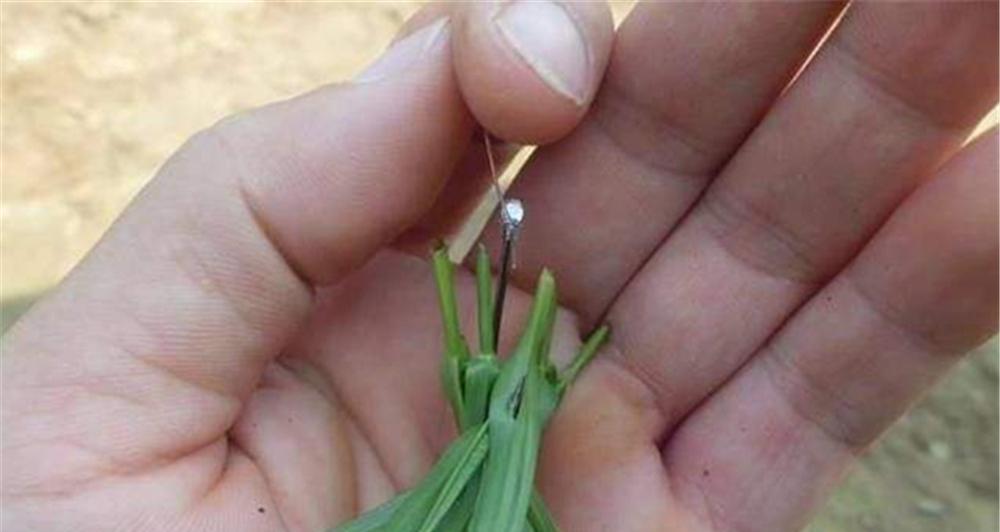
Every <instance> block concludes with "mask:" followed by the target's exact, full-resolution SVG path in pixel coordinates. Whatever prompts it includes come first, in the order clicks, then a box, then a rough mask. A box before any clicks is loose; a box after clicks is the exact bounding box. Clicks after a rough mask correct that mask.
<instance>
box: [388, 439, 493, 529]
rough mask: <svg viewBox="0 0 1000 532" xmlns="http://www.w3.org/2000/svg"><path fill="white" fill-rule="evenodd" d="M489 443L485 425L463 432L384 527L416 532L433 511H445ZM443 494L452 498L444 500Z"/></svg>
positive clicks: (479, 462) (466, 480)
mask: <svg viewBox="0 0 1000 532" xmlns="http://www.w3.org/2000/svg"><path fill="white" fill-rule="evenodd" d="M487 445H488V441H487V438H486V426H485V425H480V426H478V427H475V428H474V429H471V430H468V431H466V432H465V433H463V434H462V435H461V436H460V437H459V438H458V439H457V440H455V441H454V442H453V443H452V444H451V445H450V446H448V449H447V450H446V451H445V452H444V454H443V455H441V458H440V459H439V460H438V462H437V463H436V464H434V467H433V468H432V469H431V471H430V473H428V474H427V476H426V477H424V479H423V480H422V481H421V482H420V484H418V485H417V486H416V487H415V488H413V489H412V490H410V494H409V495H408V496H407V497H406V499H405V500H404V501H403V503H402V504H401V505H400V506H399V507H398V508H397V509H396V511H395V512H394V513H393V515H392V519H391V520H390V521H389V523H387V524H386V526H385V528H384V529H383V530H385V532H414V531H417V530H420V529H421V527H422V526H423V524H424V521H425V519H426V518H427V517H428V516H430V515H431V512H432V511H434V512H441V515H444V513H446V512H447V511H448V509H449V508H450V506H451V504H452V503H454V502H455V499H456V498H457V497H458V494H459V493H461V488H462V487H464V483H467V482H468V480H469V479H470V478H471V477H472V474H473V473H475V472H476V471H478V470H479V469H480V468H481V466H482V462H483V459H484V458H485V456H486V454H487V453H486V446H487ZM456 491H457V493H456ZM442 497H446V498H450V500H442Z"/></svg>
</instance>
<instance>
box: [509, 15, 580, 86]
mask: <svg viewBox="0 0 1000 532" xmlns="http://www.w3.org/2000/svg"><path fill="white" fill-rule="evenodd" d="M495 22H496V25H497V28H498V29H499V31H500V35H502V36H503V38H504V39H505V40H506V41H507V43H508V44H510V47H511V48H513V49H514V51H515V52H516V53H517V54H518V55H519V56H520V57H521V58H522V59H524V61H525V62H526V63H528V65H529V66H531V68H532V70H534V71H535V73H536V74H538V76H539V77H540V78H542V81H544V82H545V83H546V84H547V85H548V86H549V87H551V88H552V90H554V91H556V92H558V93H559V94H562V95H563V96H566V97H567V98H569V99H571V100H573V101H574V102H575V103H577V104H582V103H583V102H584V100H585V99H586V92H587V86H588V81H589V79H590V61H589V57H588V51H587V45H586V41H585V40H584V38H583V33H581V32H580V29H579V28H578V27H577V25H576V22H575V21H574V20H573V17H572V16H570V14H569V13H568V12H566V9H565V8H563V7H562V6H561V5H559V4H557V3H554V2H547V1H546V2H540V1H527V0H520V1H518V0H515V1H514V2H512V3H510V4H507V5H505V6H504V7H503V8H502V9H501V10H500V12H499V13H498V14H497V16H496V18H495Z"/></svg>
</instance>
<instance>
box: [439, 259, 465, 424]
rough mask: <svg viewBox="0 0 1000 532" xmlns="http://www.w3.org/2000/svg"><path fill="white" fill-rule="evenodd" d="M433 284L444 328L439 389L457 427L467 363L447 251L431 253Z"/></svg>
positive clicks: (462, 403)
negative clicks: (453, 416) (463, 377)
mask: <svg viewBox="0 0 1000 532" xmlns="http://www.w3.org/2000/svg"><path fill="white" fill-rule="evenodd" d="M433 263H434V280H435V282H436V283H437V291H438V302H439V304H440V307H441V321H442V324H443V326H444V346H445V349H444V357H443V360H442V362H441V385H442V386H443V387H444V393H445V397H447V398H448V402H449V403H451V409H452V412H454V415H455V424H456V425H459V426H461V423H462V419H463V418H464V417H465V415H464V412H465V406H464V402H463V400H462V372H463V370H464V365H465V363H466V361H467V360H468V359H469V347H468V344H466V342H465V338H464V337H463V336H462V331H461V327H460V325H459V321H458V305H457V304H456V303H455V279H454V276H453V272H452V269H453V268H452V264H451V261H450V260H449V259H448V249H447V248H446V247H444V246H442V247H440V248H438V249H437V250H436V251H434V257H433Z"/></svg>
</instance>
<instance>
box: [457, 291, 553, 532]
mask: <svg viewBox="0 0 1000 532" xmlns="http://www.w3.org/2000/svg"><path fill="white" fill-rule="evenodd" d="M554 306H555V281H554V279H553V278H552V275H551V274H550V273H549V272H548V271H543V272H542V275H541V277H540V278H539V281H538V287H537V289H536V292H535V300H534V302H533V304H532V309H531V314H530V316H529V318H528V323H527V326H526V327H525V330H524V333H523V334H522V336H521V339H520V341H519V342H518V346H517V349H515V351H514V354H513V356H512V357H511V358H510V359H509V360H507V362H506V363H504V365H503V367H502V368H501V370H500V375H499V377H497V381H496V383H495V384H494V386H493V392H492V394H491V395H490V407H489V414H488V419H487V422H486V423H487V425H488V427H489V440H490V450H489V451H490V452H489V455H488V456H487V457H486V462H485V464H484V465H483V473H482V480H481V482H480V491H479V496H478V497H477V499H476V505H475V509H474V511H473V515H472V521H471V522H470V523H469V530H470V531H472V532H495V531H498V530H502V531H508V530H521V528H522V527H523V526H524V525H525V523H526V517H527V513H528V506H529V502H530V499H531V492H532V486H533V485H534V478H535V465H536V462H537V459H538V447H539V444H540V440H541V430H542V426H543V425H544V420H543V419H541V411H540V408H539V401H540V399H541V397H540V395H541V393H542V390H541V388H542V386H544V385H546V384H547V383H546V382H545V380H544V378H543V376H542V372H541V364H540V359H541V351H542V347H543V344H544V341H545V338H546V336H547V335H548V334H549V331H548V330H547V327H551V325H552V319H551V315H552V313H553V307H554Z"/></svg>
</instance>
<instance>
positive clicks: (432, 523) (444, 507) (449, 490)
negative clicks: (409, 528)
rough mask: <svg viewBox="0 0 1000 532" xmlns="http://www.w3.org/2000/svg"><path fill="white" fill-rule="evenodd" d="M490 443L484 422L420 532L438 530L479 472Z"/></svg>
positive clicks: (446, 481)
mask: <svg viewBox="0 0 1000 532" xmlns="http://www.w3.org/2000/svg"><path fill="white" fill-rule="evenodd" d="M488 445H489V442H488V441H487V438H486V425H485V424H483V425H480V426H479V428H478V429H477V430H476V432H475V437H474V439H473V441H472V443H471V444H470V447H469V449H468V452H466V453H465V454H463V455H462V458H461V460H460V461H459V464H458V465H456V466H455V469H454V470H453V471H452V473H451V474H450V475H448V477H447V480H445V482H444V484H443V485H442V486H441V488H440V491H439V492H438V493H437V496H436V497H435V499H434V504H432V505H431V507H430V510H428V511H427V515H426V517H424V521H423V524H422V525H421V526H420V528H419V532H434V531H435V530H437V526H438V524H439V523H440V522H441V520H442V519H444V517H445V515H446V514H447V513H448V511H449V510H450V509H451V508H452V506H453V505H454V504H455V501H456V500H458V498H459V496H461V494H462V492H463V491H464V490H465V489H466V487H467V486H468V484H469V480H470V479H472V477H473V475H476V474H477V473H479V466H480V465H481V464H482V463H483V460H484V459H485V458H486V451H487V448H488Z"/></svg>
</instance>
